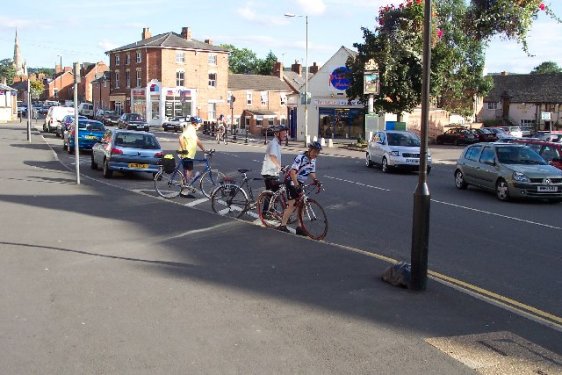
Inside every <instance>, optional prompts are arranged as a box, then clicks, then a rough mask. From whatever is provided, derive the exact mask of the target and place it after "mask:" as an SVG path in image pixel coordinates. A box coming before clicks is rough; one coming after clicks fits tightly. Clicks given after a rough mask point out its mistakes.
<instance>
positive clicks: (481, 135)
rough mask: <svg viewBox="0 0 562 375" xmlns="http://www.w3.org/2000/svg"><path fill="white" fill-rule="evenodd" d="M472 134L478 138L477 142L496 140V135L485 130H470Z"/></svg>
mask: <svg viewBox="0 0 562 375" xmlns="http://www.w3.org/2000/svg"><path fill="white" fill-rule="evenodd" d="M472 133H473V134H474V135H475V136H476V138H478V142H495V141H497V140H498V137H497V136H496V133H494V132H493V131H491V130H488V129H486V128H480V129H472Z"/></svg>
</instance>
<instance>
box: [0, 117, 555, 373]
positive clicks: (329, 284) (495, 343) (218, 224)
mask: <svg viewBox="0 0 562 375" xmlns="http://www.w3.org/2000/svg"><path fill="white" fill-rule="evenodd" d="M24 124H25V123H24ZM24 124H19V123H11V124H3V125H0V171H1V174H0V176H1V177H0V180H1V183H0V217H1V221H0V223H1V225H0V256H1V257H2V261H1V262H0V285H1V287H0V291H1V294H0V300H1V301H2V302H1V306H0V346H1V347H2V350H1V351H0V373H1V374H39V373H40V374H78V373H79V374H475V373H476V374H549V375H551V374H562V357H561V355H560V353H561V352H562V335H561V329H560V326H556V325H552V324H551V325H549V324H545V323H544V322H540V321H538V320H536V319H533V317H532V316H527V317H526V316H522V315H520V314H517V313H515V312H514V311H513V310H510V309H509V308H507V307H505V306H501V305H495V304H492V303H489V302H488V301H486V300H485V299H483V298H482V297H479V296H478V295H475V294H471V293H468V292H466V291H464V290H463V289H462V288H459V287H451V285H448V284H447V283H444V282H442V281H439V280H436V279H434V278H430V279H429V280H428V284H427V290H425V291H423V292H413V291H411V290H408V289H403V288H398V287H393V286H391V285H389V284H387V283H384V282H382V281H381V280H380V276H381V274H382V273H383V272H384V270H385V269H386V268H387V267H389V265H390V263H389V262H388V260H386V259H384V258H382V257H377V256H374V255H373V254H370V253H368V252H366V251H363V250H360V249H350V248H346V247H342V246H338V245H336V244H331V243H325V242H317V241H312V240H309V239H306V238H302V237H299V236H294V235H290V234H286V233H282V232H279V231H275V230H271V229H266V228H262V227H260V226H257V225H253V224H251V223H248V222H244V221H238V220H233V219H229V218H224V217H220V216H218V215H215V214H213V213H211V212H204V211H199V210H195V209H191V208H189V207H185V206H182V205H179V204H174V203H173V202H170V201H165V200H163V199H159V198H155V197H150V196H147V195H142V194H136V193H134V192H130V191H127V190H124V189H122V188H119V187H118V186H114V185H112V184H111V183H108V182H107V181H104V180H94V179H91V178H87V177H86V176H84V177H83V178H82V179H81V184H80V185H77V184H76V183H75V176H74V174H73V171H70V170H68V169H67V168H66V167H64V166H63V165H62V164H61V163H60V162H59V161H58V159H57V157H56V154H55V153H54V152H53V151H52V150H51V149H50V148H49V146H48V144H46V142H45V141H44V139H43V138H42V136H41V133H40V132H39V131H38V130H36V129H34V130H33V131H32V136H31V142H28V141H27V140H26V131H25V127H24Z"/></svg>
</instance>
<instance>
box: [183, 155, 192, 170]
mask: <svg viewBox="0 0 562 375" xmlns="http://www.w3.org/2000/svg"><path fill="white" fill-rule="evenodd" d="M181 163H182V165H183V169H185V170H188V171H192V170H193V159H190V158H182V159H181Z"/></svg>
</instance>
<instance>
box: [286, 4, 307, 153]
mask: <svg viewBox="0 0 562 375" xmlns="http://www.w3.org/2000/svg"><path fill="white" fill-rule="evenodd" d="M285 17H289V18H293V17H304V20H305V52H304V65H305V70H304V145H305V146H306V145H307V142H308V139H307V138H308V15H305V16H299V15H296V14H293V13H285Z"/></svg>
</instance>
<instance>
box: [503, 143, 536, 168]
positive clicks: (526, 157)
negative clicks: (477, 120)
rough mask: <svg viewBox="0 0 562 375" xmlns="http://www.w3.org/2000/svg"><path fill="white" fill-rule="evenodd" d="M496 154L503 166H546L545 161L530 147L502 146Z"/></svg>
mask: <svg viewBox="0 0 562 375" xmlns="http://www.w3.org/2000/svg"><path fill="white" fill-rule="evenodd" d="M496 153H497V155H498V160H499V162H500V163H502V164H537V165H545V164H546V162H545V161H544V159H543V158H542V157H541V156H540V155H539V154H537V153H536V152H535V151H533V150H531V149H530V148H529V147H513V146H502V147H497V148H496Z"/></svg>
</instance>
